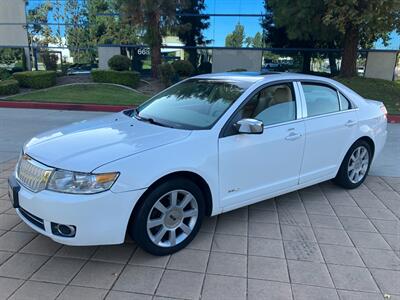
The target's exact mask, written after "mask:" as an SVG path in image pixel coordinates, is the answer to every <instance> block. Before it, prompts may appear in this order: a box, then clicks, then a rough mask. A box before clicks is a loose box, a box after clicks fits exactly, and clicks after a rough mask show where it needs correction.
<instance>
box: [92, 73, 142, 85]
mask: <svg viewBox="0 0 400 300" xmlns="http://www.w3.org/2000/svg"><path fill="white" fill-rule="evenodd" d="M91 74H92V78H93V81H94V82H101V83H115V84H121V85H126V86H129V87H133V88H135V87H137V86H138V84H139V80H140V77H139V73H138V72H135V71H114V70H92V72H91Z"/></svg>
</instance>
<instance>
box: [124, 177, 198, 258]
mask: <svg viewBox="0 0 400 300" xmlns="http://www.w3.org/2000/svg"><path fill="white" fill-rule="evenodd" d="M145 197H146V198H145V199H144V201H143V203H142V205H141V206H140V207H139V209H138V210H137V212H136V213H135V215H134V216H132V218H131V222H130V224H129V226H128V232H129V234H130V235H131V237H132V239H133V240H135V241H136V242H137V244H138V245H139V246H140V247H141V248H142V249H143V250H145V251H147V252H149V253H151V254H153V255H158V256H162V255H168V254H172V253H175V252H177V251H179V250H181V249H183V248H184V247H186V246H187V245H188V244H189V243H190V242H191V241H192V240H193V238H194V237H195V236H196V234H197V232H198V231H199V228H200V226H201V223H202V221H203V218H204V213H205V204H204V203H205V200H204V195H203V193H202V191H201V189H200V188H199V187H198V186H197V185H196V184H195V183H193V182H192V181H190V180H188V179H184V178H174V179H171V180H168V181H166V182H163V183H161V184H160V185H158V186H157V187H156V188H154V189H153V190H151V192H150V193H149V194H148V195H146V196H145ZM173 199H176V200H175V201H174V200H173ZM174 203H175V204H176V205H174ZM174 236H175V238H174Z"/></svg>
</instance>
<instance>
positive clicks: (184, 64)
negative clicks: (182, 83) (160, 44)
mask: <svg viewBox="0 0 400 300" xmlns="http://www.w3.org/2000/svg"><path fill="white" fill-rule="evenodd" d="M172 66H173V67H174V69H175V72H176V74H178V75H179V76H182V77H188V76H190V75H192V74H193V73H194V67H193V65H192V64H191V63H190V61H188V60H177V61H174V62H173V63H172Z"/></svg>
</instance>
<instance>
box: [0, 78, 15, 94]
mask: <svg viewBox="0 0 400 300" xmlns="http://www.w3.org/2000/svg"><path fill="white" fill-rule="evenodd" d="M18 92H19V85H18V81H16V80H14V79H8V80H2V81H0V95H12V94H16V93H18Z"/></svg>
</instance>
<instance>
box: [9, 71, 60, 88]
mask: <svg viewBox="0 0 400 300" xmlns="http://www.w3.org/2000/svg"><path fill="white" fill-rule="evenodd" d="M13 77H14V78H15V79H16V80H18V83H19V86H20V87H25V88H31V89H44V88H48V87H51V86H53V85H55V84H56V77H57V74H56V72H54V71H26V72H18V73H14V74H13Z"/></svg>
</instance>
